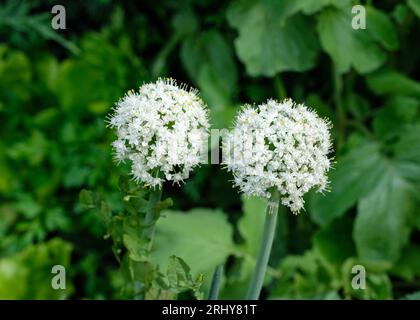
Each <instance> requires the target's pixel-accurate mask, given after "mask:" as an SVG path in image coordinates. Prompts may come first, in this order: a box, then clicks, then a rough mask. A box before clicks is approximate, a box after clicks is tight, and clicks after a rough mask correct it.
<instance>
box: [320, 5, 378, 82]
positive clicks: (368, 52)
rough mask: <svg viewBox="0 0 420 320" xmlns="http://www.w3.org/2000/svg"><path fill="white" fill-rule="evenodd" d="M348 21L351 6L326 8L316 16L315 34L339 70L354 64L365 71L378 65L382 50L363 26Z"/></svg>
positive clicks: (357, 69) (358, 69) (345, 70)
mask: <svg viewBox="0 0 420 320" xmlns="http://www.w3.org/2000/svg"><path fill="white" fill-rule="evenodd" d="M351 21H352V16H351V11H350V10H340V9H335V8H327V9H325V10H323V11H322V12H321V13H320V15H319V17H318V25H317V30H318V34H319V37H320V41H321V45H322V48H323V49H324V51H325V52H327V53H328V54H329V55H330V56H331V59H332V60H333V62H334V64H335V65H336V67H337V70H338V71H339V72H340V73H345V72H347V71H349V70H350V67H353V68H355V69H356V71H357V72H358V73H361V74H365V73H368V72H371V71H373V70H375V69H377V68H378V67H379V66H381V65H382V64H383V63H384V61H385V54H384V53H383V52H382V50H381V49H380V48H379V46H378V45H377V44H376V43H375V41H374V39H373V38H372V37H371V35H370V34H369V33H368V32H366V30H355V29H353V28H352V23H351Z"/></svg>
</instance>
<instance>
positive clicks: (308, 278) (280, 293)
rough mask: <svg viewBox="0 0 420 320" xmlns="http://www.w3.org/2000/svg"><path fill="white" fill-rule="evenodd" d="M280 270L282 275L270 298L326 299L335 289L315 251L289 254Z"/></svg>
mask: <svg viewBox="0 0 420 320" xmlns="http://www.w3.org/2000/svg"><path fill="white" fill-rule="evenodd" d="M279 272H280V273H281V277H280V279H279V280H278V281H277V282H276V283H275V286H274V287H273V289H272V290H271V292H270V299H324V298H325V296H326V295H331V291H332V290H333V289H334V288H333V287H332V283H331V281H332V279H331V278H330V277H329V275H328V273H327V270H326V269H325V268H324V267H323V265H322V264H321V259H320V257H319V255H318V253H316V252H314V251H306V252H305V253H304V254H303V255H288V256H287V257H286V258H285V259H284V260H283V261H282V263H281V265H280V268H279Z"/></svg>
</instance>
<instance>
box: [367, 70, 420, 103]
mask: <svg viewBox="0 0 420 320" xmlns="http://www.w3.org/2000/svg"><path fill="white" fill-rule="evenodd" d="M367 84H368V86H369V88H370V89H371V90H372V91H373V92H374V93H376V94H378V95H387V94H394V95H401V96H413V97H417V98H419V97H420V83H419V82H417V81H414V80H412V79H410V78H409V77H407V76H406V75H404V74H402V73H400V72H398V71H395V70H381V71H378V72H375V73H373V74H371V75H369V76H368V77H367Z"/></svg>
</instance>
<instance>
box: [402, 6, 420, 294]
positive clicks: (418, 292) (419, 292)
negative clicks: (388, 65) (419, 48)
mask: <svg viewBox="0 0 420 320" xmlns="http://www.w3.org/2000/svg"><path fill="white" fill-rule="evenodd" d="M419 10H420V8H419ZM419 16H420V13H419ZM400 300H420V291H416V292H413V293H410V294H407V295H405V296H404V297H402V298H400Z"/></svg>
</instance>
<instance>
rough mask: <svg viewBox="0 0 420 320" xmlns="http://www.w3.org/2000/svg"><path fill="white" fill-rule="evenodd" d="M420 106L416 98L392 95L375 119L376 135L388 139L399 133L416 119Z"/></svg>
mask: <svg viewBox="0 0 420 320" xmlns="http://www.w3.org/2000/svg"><path fill="white" fill-rule="evenodd" d="M419 106H420V101H419V100H418V99H416V98H413V97H405V96H391V98H390V99H389V100H388V101H387V102H386V103H385V105H384V106H383V107H382V108H381V109H379V110H378V112H376V114H375V117H374V119H373V129H374V132H375V134H376V136H377V137H379V138H380V139H383V140H386V139H388V138H390V137H395V136H397V135H399V134H400V133H401V130H402V129H403V128H404V126H406V125H408V124H410V123H412V122H413V121H414V120H415V119H416V116H417V114H418V111H419Z"/></svg>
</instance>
